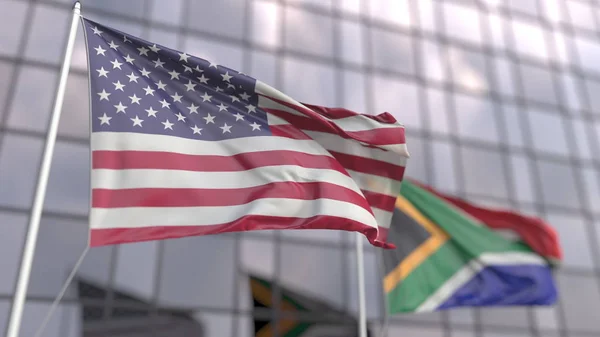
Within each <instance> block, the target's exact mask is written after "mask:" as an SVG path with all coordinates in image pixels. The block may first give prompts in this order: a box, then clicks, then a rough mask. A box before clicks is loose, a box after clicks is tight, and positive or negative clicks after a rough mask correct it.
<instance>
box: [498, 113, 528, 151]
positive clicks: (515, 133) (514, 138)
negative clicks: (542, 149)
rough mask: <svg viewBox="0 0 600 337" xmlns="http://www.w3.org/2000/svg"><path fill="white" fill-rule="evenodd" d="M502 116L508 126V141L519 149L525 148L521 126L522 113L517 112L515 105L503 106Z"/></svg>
mask: <svg viewBox="0 0 600 337" xmlns="http://www.w3.org/2000/svg"><path fill="white" fill-rule="evenodd" d="M502 110H503V111H502V115H503V116H504V123H505V125H506V132H507V135H508V139H507V140H506V141H507V142H508V144H509V145H511V146H515V147H518V148H521V147H523V146H524V145H525V144H524V142H523V131H522V126H521V122H520V121H521V113H522V112H520V111H518V110H517V108H516V107H515V106H514V105H508V104H505V105H503V106H502Z"/></svg>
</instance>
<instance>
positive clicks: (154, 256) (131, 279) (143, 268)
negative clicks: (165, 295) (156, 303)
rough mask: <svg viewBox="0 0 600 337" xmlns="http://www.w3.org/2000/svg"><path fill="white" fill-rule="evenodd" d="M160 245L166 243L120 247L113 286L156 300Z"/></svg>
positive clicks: (140, 243) (156, 242) (147, 243)
mask: <svg viewBox="0 0 600 337" xmlns="http://www.w3.org/2000/svg"><path fill="white" fill-rule="evenodd" d="M159 245H164V241H148V242H139V243H130V244H126V245H119V246H118V249H117V252H116V253H117V260H116V266H115V279H114V281H113V282H114V285H113V286H114V287H115V288H116V289H119V290H120V291H124V292H127V293H130V294H132V295H134V296H138V297H140V298H144V299H152V298H154V296H155V291H154V289H155V281H156V271H157V268H156V266H157V263H156V262H157V261H158V253H159V252H160V251H161V250H160V249H159ZM142 257H143V258H142ZM182 263H186V261H182Z"/></svg>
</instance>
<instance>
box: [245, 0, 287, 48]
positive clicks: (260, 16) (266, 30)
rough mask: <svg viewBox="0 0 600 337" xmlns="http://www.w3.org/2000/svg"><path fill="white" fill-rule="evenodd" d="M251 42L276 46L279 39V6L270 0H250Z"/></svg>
mask: <svg viewBox="0 0 600 337" xmlns="http://www.w3.org/2000/svg"><path fill="white" fill-rule="evenodd" d="M251 22H252V23H251V24H252V29H251V32H252V34H251V38H252V42H253V43H256V44H261V45H265V46H269V47H277V46H279V43H280V41H281V38H280V35H281V33H280V32H281V6H280V5H279V4H277V3H275V2H271V1H268V2H267V1H258V0H256V1H252V20H251Z"/></svg>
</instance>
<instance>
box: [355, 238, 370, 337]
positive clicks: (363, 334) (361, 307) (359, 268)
mask: <svg viewBox="0 0 600 337" xmlns="http://www.w3.org/2000/svg"><path fill="white" fill-rule="evenodd" d="M363 250H364V247H363V240H362V235H361V234H358V233H357V234H356V276H357V278H358V337H367V304H366V298H365V297H366V296H365V260H364V258H363V255H364V254H363Z"/></svg>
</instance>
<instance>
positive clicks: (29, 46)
mask: <svg viewBox="0 0 600 337" xmlns="http://www.w3.org/2000/svg"><path fill="white" fill-rule="evenodd" d="M71 8H72V2H71V1H66V0H37V1H34V0H31V1H25V0H0V333H4V331H5V329H6V324H7V321H8V314H9V310H10V303H11V300H12V296H13V293H14V289H15V282H16V277H17V272H18V266H19V262H20V256H21V252H22V249H23V244H24V239H25V233H26V227H27V220H28V215H29V212H30V208H31V205H32V202H33V195H34V189H35V185H36V180H37V174H38V170H39V164H40V161H41V157H42V150H43V145H44V138H45V133H46V131H47V125H48V122H49V117H50V111H51V108H52V103H53V99H54V93H55V90H56V86H57V82H58V72H59V67H60V63H61V57H62V55H63V50H64V47H65V44H66V38H67V33H68V31H67V30H68V25H69V22H70V16H71ZM82 14H83V15H85V16H86V17H88V18H90V19H92V20H95V21H98V22H101V23H103V24H105V25H108V26H111V27H114V28H117V29H119V30H122V31H126V32H128V33H130V34H132V35H137V36H140V37H142V38H144V39H146V40H149V41H152V42H156V43H159V44H162V45H165V46H168V47H171V48H174V49H178V50H183V51H186V52H187V53H188V54H191V55H195V56H199V57H203V58H208V59H210V60H214V61H216V62H217V63H219V64H222V65H226V66H228V67H230V68H233V69H236V70H240V71H242V72H244V73H246V74H249V75H250V76H253V77H255V78H258V79H260V80H262V81H263V82H266V83H268V84H270V85H272V86H274V87H276V88H279V89H281V90H282V91H283V92H285V93H287V94H288V95H290V96H292V97H294V98H295V99H297V100H299V101H303V102H307V103H312V104H319V105H326V106H343V107H345V108H348V109H352V110H355V111H358V112H367V113H373V114H377V113H381V112H384V111H388V112H390V113H392V114H393V115H394V116H396V118H397V119H398V120H399V121H400V122H401V123H403V124H405V126H406V131H407V143H408V148H409V151H410V153H411V158H410V160H409V162H408V168H407V174H406V175H407V177H410V178H414V179H417V180H420V181H422V182H424V183H427V184H430V185H432V186H434V187H436V188H438V189H439V190H441V191H443V192H447V193H450V194H454V195H457V196H459V197H463V198H466V199H468V200H470V201H473V202H477V203H480V204H482V205H488V206H494V207H505V208H510V209H514V210H517V211H520V212H523V213H525V214H532V215H537V216H540V217H542V218H544V219H546V220H547V221H548V222H549V223H550V224H552V225H553V226H554V228H556V230H557V231H558V233H559V235H560V239H561V243H562V245H563V249H564V255H565V257H564V263H563V265H562V266H561V268H560V269H559V271H558V272H557V273H556V279H557V283H558V285H559V291H560V301H559V303H558V304H557V305H555V306H553V307H548V308H533V309H530V308H499V309H462V310H452V311H447V312H440V313H434V314H419V315H402V316H394V317H391V318H390V321H389V328H388V332H389V334H388V335H389V336H410V337H421V336H427V337H430V336H431V337H434V336H435V337H437V336H439V337H442V336H443V337H463V336H464V337H471V336H473V337H500V336H502V337H504V336H508V337H526V336H549V337H554V336H557V337H558V336H570V337H584V336H600V244H599V242H600V2H598V1H594V0H504V1H502V0H495V1H494V0H479V1H478V0H443V1H442V0H219V1H209V0H128V1H117V0H103V1H100V0H84V1H82ZM88 96H89V93H88V80H87V61H86V54H85V48H84V41H83V33H82V28H81V26H80V30H79V31H78V36H77V42H76V46H75V52H74V55H73V64H72V68H71V72H70V75H69V80H68V85H67V92H66V97H65V105H64V109H63V114H62V118H61V121H60V128H59V136H58V141H57V145H56V149H55V154H54V159H53V163H52V170H51V174H50V182H49V186H48V191H47V192H48V194H47V197H46V202H45V206H44V214H43V218H42V223H41V230H40V234H39V241H38V246H37V251H36V254H35V260H34V265H33V272H32V278H31V282H30V286H29V291H28V298H27V302H26V306H25V314H24V320H23V327H22V333H23V334H24V335H25V336H29V335H31V334H33V332H34V331H35V329H36V328H37V326H38V325H39V324H40V323H41V320H42V318H43V317H44V315H45V313H46V312H47V310H48V309H49V307H50V305H51V303H52V301H53V300H54V297H55V296H56V295H57V294H58V292H59V290H60V288H61V286H62V284H63V283H64V281H65V279H66V278H67V276H68V274H69V273H70V271H71V269H72V267H73V265H74V264H75V262H76V260H77V259H78V257H79V256H80V254H81V253H82V252H83V250H84V248H85V246H86V244H87V230H88V228H87V212H88V207H89V174H90V173H89V172H90V167H89V163H90V158H89V146H88V145H89V97H88ZM354 240H355V235H354V234H351V233H345V232H333V231H331V232H330V231H279V232H275V231H257V232H248V233H235V234H224V235H215V236H205V237H195V238H185V239H177V240H167V241H160V242H145V243H139V244H126V245H121V246H109V247H102V248H94V249H91V250H90V251H89V253H88V254H87V257H86V258H85V261H84V263H83V265H82V267H81V269H80V270H79V272H78V274H77V275H78V278H81V279H85V280H86V282H90V284H93V286H92V285H87V286H81V283H80V286H79V287H78V283H77V282H75V283H73V285H72V287H71V288H70V289H69V291H68V292H67V294H66V296H65V299H64V300H63V301H62V302H61V304H60V306H59V308H58V310H57V312H56V313H55V315H54V316H53V319H52V320H51V321H50V323H49V325H48V327H47V329H46V331H45V334H44V336H47V337H70V336H106V335H110V336H172V333H173V331H175V330H172V328H168V327H169V326H170V325H169V324H172V325H171V326H177V327H179V328H180V329H181V330H185V331H186V332H185V333H186V336H194V335H201V336H209V337H213V336H214V337H217V336H218V337H222V336H223V337H225V336H232V337H236V336H243V337H246V336H253V335H254V328H253V320H254V319H255V318H256V319H258V318H260V319H261V320H263V321H264V320H267V321H269V320H271V321H273V322H275V321H279V322H280V321H282V320H283V319H284V318H285V317H286V313H285V312H284V311H282V310H280V308H279V305H277V304H278V303H280V302H281V301H280V300H278V299H275V300H274V303H275V308H274V309H273V310H262V311H255V310H253V304H252V299H251V297H250V291H249V286H248V276H247V275H248V274H258V275H261V277H264V278H268V279H270V280H273V281H274V282H275V283H277V284H280V285H282V286H285V287H286V288H291V289H294V290H296V291H298V292H301V293H303V294H306V295H307V296H313V297H315V298H319V299H320V300H321V301H325V302H327V303H328V304H329V305H331V306H332V307H335V308H336V309H338V310H342V311H346V312H348V313H349V314H350V315H354V316H357V312H358V299H357V281H356V257H355V250H354ZM365 249H366V251H365V268H366V271H365V272H366V274H365V275H366V285H367V309H368V312H367V316H368V319H369V322H370V325H371V328H372V329H373V331H374V332H377V331H378V330H379V329H378V326H380V325H381V323H382V321H383V315H384V310H383V308H384V304H383V296H382V288H381V277H382V275H381V273H380V269H379V267H378V257H377V254H378V252H377V251H376V249H375V248H373V247H371V246H369V245H368V244H367V243H366V240H365ZM78 282H81V281H78ZM82 289H83V290H82ZM275 289H277V287H276V288H275ZM122 293H127V294H129V295H128V296H124V295H122ZM279 295H280V292H278V291H274V296H275V297H277V298H278V297H279ZM165 308H170V309H168V310H167V309H165ZM169 310H170V311H169ZM165 312H171V313H176V314H173V315H174V316H173V317H175V316H177V319H174V322H172V321H173V320H169V319H163V321H161V320H160V319H159V318H160V317H163V314H164V313H165ZM123 317H125V318H123ZM298 319H301V320H304V321H307V322H311V321H318V320H322V319H323V313H319V312H314V313H312V312H311V313H308V314H305V315H302V317H299V318H298ZM160 322H164V324H165V325H164V326H165V327H167V328H165V329H166V330H165V331H167V332H165V331H162V330H161V329H159V328H156V327H153V328H149V327H150V326H152V325H153V324H159V323H160ZM182 322H186V323H182ZM190 322H193V323H190ZM340 324H342V325H343V324H346V323H345V322H340ZM348 324H351V323H348ZM111 329H112V330H111ZM186 329H187V330H186ZM111 331H112V332H111ZM116 331H120V332H116ZM169 331H171V334H169Z"/></svg>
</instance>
